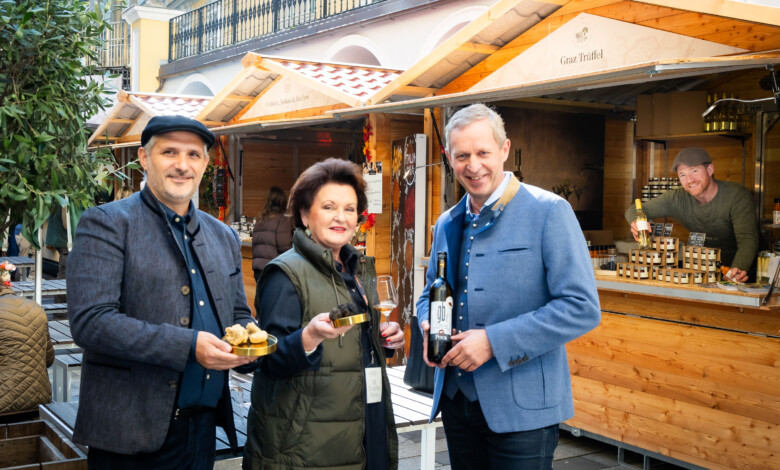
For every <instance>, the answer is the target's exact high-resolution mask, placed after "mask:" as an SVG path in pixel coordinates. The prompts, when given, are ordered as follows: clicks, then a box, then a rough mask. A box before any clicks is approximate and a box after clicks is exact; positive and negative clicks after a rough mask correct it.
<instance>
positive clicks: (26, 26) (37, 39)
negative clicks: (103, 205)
mask: <svg viewBox="0 0 780 470" xmlns="http://www.w3.org/2000/svg"><path fill="white" fill-rule="evenodd" d="M109 8H110V5H109V4H107V3H101V2H98V3H97V4H96V5H95V7H94V9H92V8H90V6H89V3H88V2H87V1H85V0H44V1H41V0H0V181H2V184H1V185H0V233H4V232H5V230H6V229H7V228H8V227H9V226H10V225H11V224H15V223H19V222H20V221H21V222H22V226H23V229H22V234H23V235H24V237H25V238H26V239H27V240H29V241H30V242H31V243H32V244H33V246H36V247H37V245H38V241H37V237H36V234H37V231H38V229H39V228H40V227H41V226H42V225H43V224H44V222H45V221H46V219H47V218H48V217H49V215H50V214H51V212H52V211H54V210H57V209H58V208H60V207H62V206H65V205H70V206H72V207H75V208H82V209H83V208H86V207H89V206H91V205H92V204H93V203H92V201H93V200H94V197H95V195H96V194H97V193H98V191H100V190H101V189H102V188H103V187H105V185H107V184H108V180H109V179H110V177H109V178H106V176H108V173H107V171H106V170H105V169H106V168H112V167H114V166H115V165H116V160H115V159H114V156H113V154H112V153H111V151H110V150H108V149H102V150H98V151H96V152H90V151H88V150H87V140H88V139H89V131H88V129H87V128H86V125H85V124H86V122H87V119H89V117H90V116H93V115H95V114H96V113H97V112H98V111H99V110H102V109H105V107H106V106H107V104H108V103H107V102H108V94H109V91H108V90H107V89H106V88H105V85H104V80H103V81H101V80H95V79H94V76H95V74H96V72H95V69H94V67H95V66H94V65H87V64H88V63H89V64H94V63H95V62H96V61H97V56H96V54H95V52H94V51H95V50H96V48H97V46H99V45H100V35H101V33H103V31H105V30H106V28H109V24H108V22H107V21H105V19H104V17H105V13H106V12H107V11H109ZM88 57H89V58H91V59H93V60H91V61H86V60H85V59H86V58H88ZM104 78H106V77H104ZM114 177H119V178H122V177H124V175H123V174H122V173H119V172H117V173H114Z"/></svg>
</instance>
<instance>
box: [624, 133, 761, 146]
mask: <svg viewBox="0 0 780 470" xmlns="http://www.w3.org/2000/svg"><path fill="white" fill-rule="evenodd" d="M712 136H720V137H730V138H733V139H740V140H746V139H748V138H749V137H750V134H748V133H744V132H699V133H696V134H677V135H653V136H645V137H637V138H636V140H649V141H652V142H661V143H664V142H666V141H668V140H685V139H701V138H702V137H712Z"/></svg>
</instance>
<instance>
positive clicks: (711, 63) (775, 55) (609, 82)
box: [329, 51, 780, 118]
mask: <svg viewBox="0 0 780 470" xmlns="http://www.w3.org/2000/svg"><path fill="white" fill-rule="evenodd" d="M772 64H780V51H776V52H767V53H761V54H747V55H742V56H730V57H705V58H700V59H684V60H660V61H655V62H650V63H644V64H637V65H632V66H627V67H620V68H616V69H611V70H603V71H600V72H596V73H589V74H585V75H573V76H569V77H564V78H556V79H551V80H543V81H539V82H532V83H517V84H511V85H506V86H499V87H495V88H489V89H485V90H476V91H463V92H458V93H451V94H448V95H439V96H432V97H428V98H421V99H417V100H408V101H402V102H393V103H383V104H378V105H372V106H363V107H358V108H352V109H345V110H338V111H333V112H331V113H329V114H332V115H333V116H334V117H336V118H341V117H348V116H352V115H362V114H367V113H387V112H398V111H409V110H421V109H425V108H433V107H441V106H457V105H465V104H469V103H477V102H489V101H501V100H510V99H522V98H530V97H538V96H543V95H552V94H559V93H567V92H572V91H584V90H590V89H596V88H604V87H612V86H618V85H630V84H639V83H646V82H649V81H660V80H667V79H671V78H679V77H692V76H698V75H702V74H707V73H712V72H714V71H718V72H731V71H736V70H746V69H753V68H764V67H766V66H767V65H772Z"/></svg>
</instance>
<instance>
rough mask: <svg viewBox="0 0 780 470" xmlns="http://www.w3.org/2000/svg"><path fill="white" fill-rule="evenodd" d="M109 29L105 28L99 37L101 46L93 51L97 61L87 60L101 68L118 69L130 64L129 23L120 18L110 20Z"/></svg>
mask: <svg viewBox="0 0 780 470" xmlns="http://www.w3.org/2000/svg"><path fill="white" fill-rule="evenodd" d="M110 25H111V29H106V30H105V31H103V34H102V35H101V37H100V40H101V43H102V44H101V46H100V47H98V48H97V50H96V51H95V52H96V53H97V56H98V59H97V61H92V60H89V63H92V64H94V65H95V66H96V67H98V68H101V69H118V68H120V67H128V66H129V65H130V25H128V24H127V22H125V21H123V20H122V19H121V18H120V19H119V20H117V21H111V22H110Z"/></svg>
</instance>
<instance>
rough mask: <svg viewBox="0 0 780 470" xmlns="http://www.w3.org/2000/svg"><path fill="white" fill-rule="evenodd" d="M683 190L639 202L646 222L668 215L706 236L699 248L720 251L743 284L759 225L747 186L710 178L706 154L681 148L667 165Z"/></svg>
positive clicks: (630, 214)
mask: <svg viewBox="0 0 780 470" xmlns="http://www.w3.org/2000/svg"><path fill="white" fill-rule="evenodd" d="M672 171H676V172H677V176H678V177H679V179H680V185H681V186H682V189H675V190H673V191H667V192H665V193H663V194H661V195H660V196H659V197H656V198H653V199H650V200H649V201H647V202H645V203H643V204H642V209H643V210H644V211H645V215H647V218H648V219H655V218H658V217H673V218H674V219H675V220H677V221H679V222H680V223H681V224H683V226H684V227H685V228H686V229H687V230H688V231H690V232H699V233H706V234H707V237H706V238H705V240H704V245H705V246H708V247H711V248H719V249H720V250H721V260H723V263H724V264H726V265H728V266H730V267H731V271H730V275H731V276H732V277H733V278H735V279H736V280H737V281H739V282H746V281H747V280H748V277H749V276H748V271H750V269H751V267H752V266H753V264H754V262H755V260H756V254H757V253H758V222H757V221H756V207H755V205H754V204H753V196H752V195H751V194H750V191H748V189H747V188H745V187H744V186H742V185H740V184H736V183H732V182H730V181H719V180H716V179H715V176H714V175H715V166H714V165H713V164H712V158H710V154H709V153H707V151H706V150H704V149H702V148H698V147H686V148H684V149H682V150H680V152H679V153H678V154H677V156H676V157H675V158H674V163H672ZM635 219H636V207H634V205H631V207H629V208H628V209H626V220H627V221H628V223H629V224H631V234H632V235H633V236H634V239H635V240H636V239H637V238H638V235H639V234H638V231H637V228H636V221H635Z"/></svg>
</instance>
